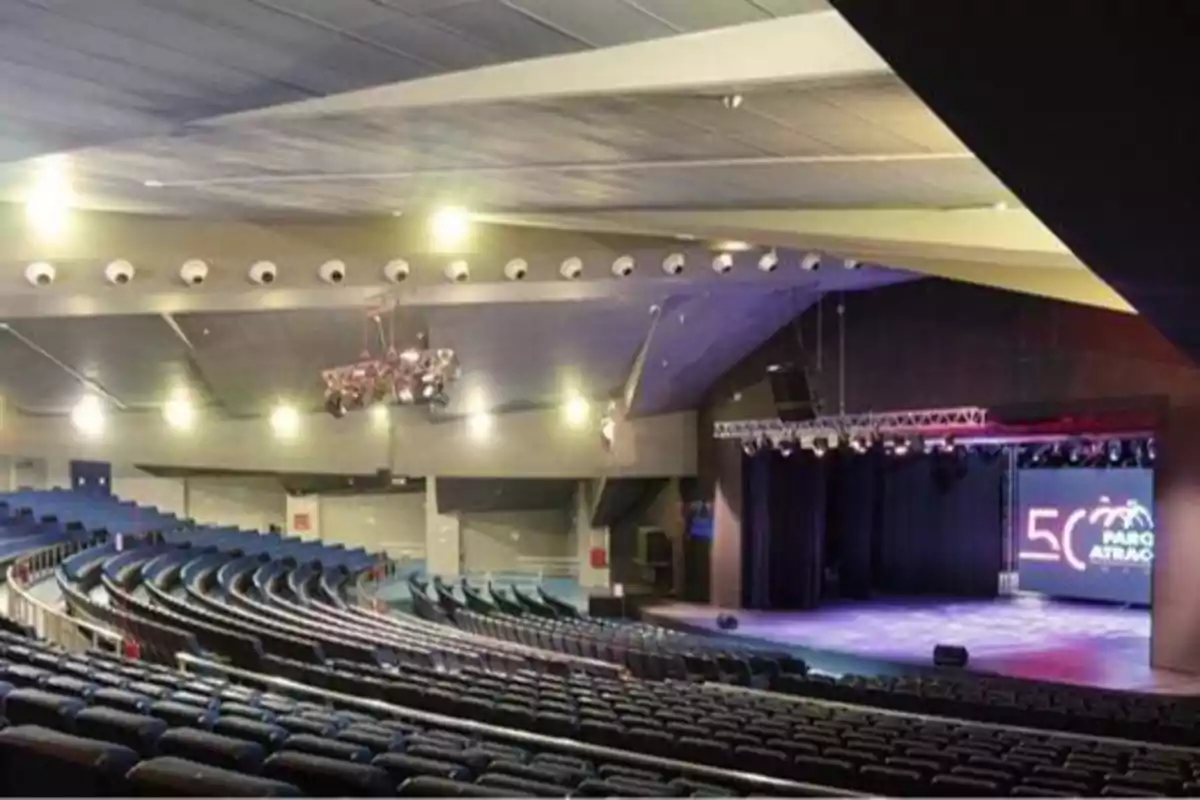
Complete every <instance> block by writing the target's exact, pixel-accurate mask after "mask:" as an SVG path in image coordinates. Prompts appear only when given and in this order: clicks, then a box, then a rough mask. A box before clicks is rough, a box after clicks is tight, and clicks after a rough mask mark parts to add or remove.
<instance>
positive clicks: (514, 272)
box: [504, 258, 529, 281]
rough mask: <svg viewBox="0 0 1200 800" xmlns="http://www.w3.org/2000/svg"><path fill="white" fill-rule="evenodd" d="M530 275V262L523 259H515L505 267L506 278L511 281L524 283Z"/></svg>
mask: <svg viewBox="0 0 1200 800" xmlns="http://www.w3.org/2000/svg"><path fill="white" fill-rule="evenodd" d="M528 274H529V262H528V261H526V260H525V259H523V258H514V259H512V260H511V261H509V262H508V263H507V264H505V265H504V277H506V278H508V279H509V280H510V281H523V280H525V276H526V275H528Z"/></svg>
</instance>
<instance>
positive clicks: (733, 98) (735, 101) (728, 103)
mask: <svg viewBox="0 0 1200 800" xmlns="http://www.w3.org/2000/svg"><path fill="white" fill-rule="evenodd" d="M745 100H746V98H744V97H742V96H741V95H740V94H727V95H725V96H724V97H722V98H721V105H723V106H725V108H727V109H729V110H730V111H736V110H737V109H739V108H741V107H742V103H743V102H745Z"/></svg>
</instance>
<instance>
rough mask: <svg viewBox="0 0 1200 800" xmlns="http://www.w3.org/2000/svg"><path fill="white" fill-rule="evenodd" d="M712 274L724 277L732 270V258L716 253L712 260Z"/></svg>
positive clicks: (726, 254)
mask: <svg viewBox="0 0 1200 800" xmlns="http://www.w3.org/2000/svg"><path fill="white" fill-rule="evenodd" d="M712 268H713V272H715V273H717V274H718V275H724V274H726V273H727V272H729V271H730V270H731V269H733V256H732V255H730V254H729V253H717V254H716V255H715V256H713V260H712Z"/></svg>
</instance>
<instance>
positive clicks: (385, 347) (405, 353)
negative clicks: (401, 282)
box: [321, 302, 459, 419]
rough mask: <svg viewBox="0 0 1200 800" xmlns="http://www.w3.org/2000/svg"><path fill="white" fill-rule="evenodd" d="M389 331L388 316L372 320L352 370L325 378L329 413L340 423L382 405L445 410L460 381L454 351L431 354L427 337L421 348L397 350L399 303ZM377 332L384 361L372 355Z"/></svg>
mask: <svg viewBox="0 0 1200 800" xmlns="http://www.w3.org/2000/svg"><path fill="white" fill-rule="evenodd" d="M387 310H388V311H390V316H391V320H390V325H389V326H388V327H389V329H388V330H387V331H386V332H385V330H384V323H383V319H382V317H383V313H384V311H382V310H380V311H375V312H373V313H371V314H369V315H368V318H367V322H366V325H367V330H366V332H365V333H366V336H365V340H364V343H363V351H362V355H361V356H359V359H358V360H357V361H355V362H354V363H352V364H343V365H341V366H336V367H330V368H329V369H326V370H323V371H322V372H321V378H322V380H324V382H325V410H326V411H328V412H329V413H330V414H331V415H332V416H334V417H337V418H339V419H340V418H341V417H344V416H346V412H348V411H357V410H361V409H364V408H368V407H372V406H377V405H384V406H386V405H428V406H435V407H439V408H444V407H445V406H446V405H448V404H449V402H450V397H449V395H448V394H447V391H448V389H449V387H450V384H452V383H453V382H454V381H455V380H457V379H458V375H459V365H458V357H457V356H456V355H455V352H454V351H453V350H451V349H449V348H445V347H440V348H430V347H429V346H428V342H427V339H426V337H425V335H424V334H421V335H419V336H418V337H417V339H418V341H417V345H416V346H410V347H403V348H401V347H397V345H396V334H395V329H396V326H395V313H396V305H395V303H394V302H393V303H390V308H389V309H387ZM372 327H373V328H375V330H376V333H377V336H378V341H379V349H380V350H382V351H383V352H382V355H379V356H372V355H371V339H372V336H371V331H370V329H371V328H372Z"/></svg>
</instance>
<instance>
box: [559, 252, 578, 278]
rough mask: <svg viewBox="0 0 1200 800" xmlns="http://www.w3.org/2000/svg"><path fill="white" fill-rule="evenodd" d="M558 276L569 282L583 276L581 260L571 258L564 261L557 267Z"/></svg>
mask: <svg viewBox="0 0 1200 800" xmlns="http://www.w3.org/2000/svg"><path fill="white" fill-rule="evenodd" d="M558 274H559V275H562V276H563V277H564V278H566V279H567V280H569V281H573V280H575V279H576V278H578V277H579V276H580V275H582V274H583V259H581V258H577V257H575V256H571V257H570V258H567V259H564V260H563V262H562V264H561V265H559V268H558Z"/></svg>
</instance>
